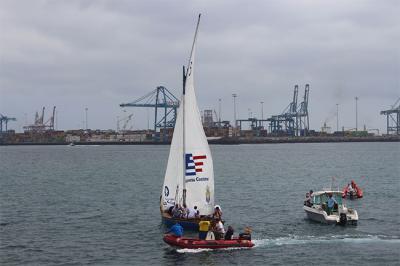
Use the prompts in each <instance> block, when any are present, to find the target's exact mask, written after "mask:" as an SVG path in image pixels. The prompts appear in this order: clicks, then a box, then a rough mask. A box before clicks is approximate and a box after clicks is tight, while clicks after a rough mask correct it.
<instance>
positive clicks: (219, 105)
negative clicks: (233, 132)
mask: <svg viewBox="0 0 400 266" xmlns="http://www.w3.org/2000/svg"><path fill="white" fill-rule="evenodd" d="M218 127H221V98H219V99H218Z"/></svg>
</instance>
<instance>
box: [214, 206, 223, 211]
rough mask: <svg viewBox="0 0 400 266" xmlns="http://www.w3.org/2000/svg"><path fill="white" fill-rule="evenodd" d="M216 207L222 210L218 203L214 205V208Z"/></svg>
mask: <svg viewBox="0 0 400 266" xmlns="http://www.w3.org/2000/svg"><path fill="white" fill-rule="evenodd" d="M217 207H218V208H219V209H220V210H221V211H222V209H221V206H219V205H215V206H214V209H216V208H217Z"/></svg>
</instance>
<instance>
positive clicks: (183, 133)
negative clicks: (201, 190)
mask: <svg viewBox="0 0 400 266" xmlns="http://www.w3.org/2000/svg"><path fill="white" fill-rule="evenodd" d="M185 85H186V74H185V66H183V93H182V103H181V104H182V115H183V118H182V124H183V131H182V142H183V143H182V156H183V175H182V178H183V180H182V181H183V183H182V185H183V194H182V205H186V150H185V137H186V134H185Z"/></svg>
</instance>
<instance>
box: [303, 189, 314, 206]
mask: <svg viewBox="0 0 400 266" xmlns="http://www.w3.org/2000/svg"><path fill="white" fill-rule="evenodd" d="M304 205H306V206H308V207H311V205H312V204H311V197H310V193H308V192H307V193H306V198H305V200H304Z"/></svg>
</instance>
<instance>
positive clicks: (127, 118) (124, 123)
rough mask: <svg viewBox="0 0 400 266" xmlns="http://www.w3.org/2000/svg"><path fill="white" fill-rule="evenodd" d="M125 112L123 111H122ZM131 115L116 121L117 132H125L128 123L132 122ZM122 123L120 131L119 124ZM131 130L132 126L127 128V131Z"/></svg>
mask: <svg viewBox="0 0 400 266" xmlns="http://www.w3.org/2000/svg"><path fill="white" fill-rule="evenodd" d="M124 111H125V110H124ZM132 117H133V114H129V115H128V116H126V117H122V118H121V119H117V131H118V132H120V131H122V132H126V128H127V126H128V123H129V122H130V121H131V120H132ZM121 122H123V125H122V130H121V129H120V123H121ZM130 129H132V126H131V127H130V128H129V130H130Z"/></svg>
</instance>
